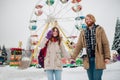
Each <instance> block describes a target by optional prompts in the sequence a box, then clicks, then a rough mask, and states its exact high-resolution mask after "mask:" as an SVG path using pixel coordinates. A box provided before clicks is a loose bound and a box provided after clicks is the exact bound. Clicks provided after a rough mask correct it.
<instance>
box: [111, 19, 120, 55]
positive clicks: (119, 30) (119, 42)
mask: <svg viewBox="0 0 120 80" xmlns="http://www.w3.org/2000/svg"><path fill="white" fill-rule="evenodd" d="M112 50H116V51H117V52H118V53H119V54H120V20H119V18H117V22H116V27H115V34H114V41H113V45H112Z"/></svg>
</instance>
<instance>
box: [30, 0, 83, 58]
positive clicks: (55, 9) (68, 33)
mask: <svg viewBox="0 0 120 80" xmlns="http://www.w3.org/2000/svg"><path fill="white" fill-rule="evenodd" d="M81 2H82V1H81V0H39V1H38V2H37V4H36V5H35V7H34V9H33V12H32V14H31V17H30V26H29V29H30V34H31V38H32V42H31V44H32V46H33V49H34V51H33V53H34V55H33V56H35V55H36V54H37V48H38V46H39V45H40V43H41V41H42V39H43V38H44V36H45V35H46V33H47V32H48V31H49V30H50V29H51V28H52V27H54V26H56V27H58V28H59V30H60V33H61V35H62V37H63V41H64V45H65V47H66V49H67V51H68V52H71V51H73V47H71V46H70V45H72V44H74V43H76V41H77V37H78V35H79V33H80V30H81V29H84V28H85V25H84V23H83V19H84V16H83V14H82V4H81Z"/></svg>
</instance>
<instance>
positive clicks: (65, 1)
mask: <svg viewBox="0 0 120 80" xmlns="http://www.w3.org/2000/svg"><path fill="white" fill-rule="evenodd" d="M60 1H61V3H63V4H64V3H67V2H68V0H60Z"/></svg>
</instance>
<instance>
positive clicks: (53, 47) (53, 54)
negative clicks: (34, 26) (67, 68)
mask: <svg viewBox="0 0 120 80" xmlns="http://www.w3.org/2000/svg"><path fill="white" fill-rule="evenodd" d="M46 41H47V39H46V38H45V39H44V40H43V41H42V43H41V48H43V47H44V45H45V43H46ZM62 56H63V57H65V58H70V55H69V54H68V53H67V52H66V50H65V47H64V45H63V43H62V42H61V44H60V45H59V44H58V42H51V41H49V43H48V46H47V54H46V57H45V59H44V66H45V67H44V69H45V70H51V69H54V70H62V62H61V58H62Z"/></svg>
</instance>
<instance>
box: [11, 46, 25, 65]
mask: <svg viewBox="0 0 120 80" xmlns="http://www.w3.org/2000/svg"><path fill="white" fill-rule="evenodd" d="M10 50H11V56H10V63H9V65H10V66H19V65H20V61H21V59H22V50H23V49H21V48H11V49H10Z"/></svg>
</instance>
